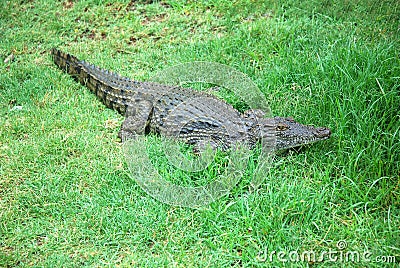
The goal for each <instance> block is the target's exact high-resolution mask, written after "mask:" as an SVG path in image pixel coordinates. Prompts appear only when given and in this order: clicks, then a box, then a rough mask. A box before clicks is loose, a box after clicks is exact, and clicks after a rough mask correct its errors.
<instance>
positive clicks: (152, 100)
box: [51, 49, 331, 151]
mask: <svg viewBox="0 0 400 268" xmlns="http://www.w3.org/2000/svg"><path fill="white" fill-rule="evenodd" d="M51 54H52V56H53V60H54V62H55V64H56V65H57V66H58V67H59V68H61V69H63V70H64V71H66V72H67V73H68V74H70V75H71V76H72V77H74V78H75V79H76V80H77V81H79V82H80V83H81V84H83V85H85V86H87V87H88V88H89V89H90V90H91V91H92V92H93V93H94V94H96V95H97V97H98V98H99V99H100V100H101V101H102V102H103V103H104V104H105V105H106V106H107V107H108V108H111V109H114V110H116V111H118V112H119V113H120V114H122V115H124V116H125V121H124V122H123V124H122V127H121V131H120V133H119V136H120V137H121V138H122V139H123V140H125V139H129V138H132V137H134V136H135V135H143V134H147V133H149V132H154V133H159V134H161V135H164V136H168V137H175V138H178V139H180V140H182V141H184V142H186V143H188V144H191V145H194V149H195V151H197V150H202V149H203V148H204V146H205V145H207V144H208V145H211V147H213V148H217V147H218V148H221V149H223V150H227V149H229V148H231V147H234V146H235V145H236V144H238V143H244V144H247V145H249V146H250V148H253V147H254V146H255V145H256V144H257V142H259V141H260V140H263V141H267V142H269V144H270V145H271V144H273V145H272V146H274V147H275V149H277V150H282V149H288V148H292V147H298V146H302V145H305V144H309V143H313V142H316V141H320V140H325V139H327V138H329V137H330V135H331V131H330V129H328V128H324V127H313V126H308V125H303V124H300V123H298V122H296V121H294V120H293V119H292V118H290V117H288V118H286V117H273V118H265V117H264V115H265V114H264V113H263V112H262V111H261V110H248V111H245V112H244V113H243V114H241V113H239V112H238V111H237V110H235V109H234V108H233V107H232V106H231V105H229V104H227V103H226V102H225V101H223V100H221V99H219V98H217V97H215V96H213V95H210V94H207V93H205V92H200V91H196V90H193V89H190V88H181V87H173V86H167V85H161V84H157V83H150V82H137V81H133V80H131V79H129V78H127V77H121V76H120V75H118V74H116V73H112V72H109V71H107V70H103V69H100V68H98V67H96V66H94V65H91V64H89V63H87V62H85V61H81V60H78V59H77V58H76V57H74V56H72V55H69V54H67V53H64V52H61V51H59V50H57V49H52V51H51Z"/></svg>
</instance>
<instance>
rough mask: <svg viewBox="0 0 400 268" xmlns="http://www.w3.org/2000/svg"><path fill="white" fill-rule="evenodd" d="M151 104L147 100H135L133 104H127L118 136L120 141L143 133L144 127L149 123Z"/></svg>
mask: <svg viewBox="0 0 400 268" xmlns="http://www.w3.org/2000/svg"><path fill="white" fill-rule="evenodd" d="M152 110H153V104H152V102H151V101H148V100H137V101H135V102H134V104H133V105H130V106H128V108H127V110H126V113H125V120H124V122H123V123H122V126H121V130H120V131H119V133H118V137H119V138H121V140H122V142H124V141H126V140H127V139H133V138H135V136H137V135H144V134H145V131H146V127H147V126H148V125H149V123H150V117H151V112H152Z"/></svg>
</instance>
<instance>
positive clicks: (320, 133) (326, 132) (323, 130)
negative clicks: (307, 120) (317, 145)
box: [316, 127, 332, 138]
mask: <svg viewBox="0 0 400 268" xmlns="http://www.w3.org/2000/svg"><path fill="white" fill-rule="evenodd" d="M331 133H332V132H331V130H330V129H329V128H327V127H320V128H318V129H317V131H316V136H317V137H318V138H329V137H330V136H331Z"/></svg>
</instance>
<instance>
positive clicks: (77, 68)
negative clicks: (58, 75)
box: [51, 48, 83, 83]
mask: <svg viewBox="0 0 400 268" xmlns="http://www.w3.org/2000/svg"><path fill="white" fill-rule="evenodd" d="M51 55H52V56H53V61H54V63H55V64H56V65H57V66H58V67H59V68H60V69H61V70H64V71H65V72H66V73H68V74H70V75H71V76H72V77H74V78H75V79H76V80H77V81H79V82H81V83H83V81H80V80H81V75H80V74H81V72H82V65H81V61H80V60H79V59H78V58H77V57H75V56H72V55H70V54H68V53H65V52H62V51H60V50H58V49H56V48H53V49H52V50H51Z"/></svg>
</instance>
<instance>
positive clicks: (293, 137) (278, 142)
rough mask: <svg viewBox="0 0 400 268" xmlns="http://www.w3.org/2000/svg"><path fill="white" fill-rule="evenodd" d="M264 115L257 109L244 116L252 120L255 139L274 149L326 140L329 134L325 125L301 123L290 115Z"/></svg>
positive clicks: (329, 131)
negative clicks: (316, 125)
mask: <svg viewBox="0 0 400 268" xmlns="http://www.w3.org/2000/svg"><path fill="white" fill-rule="evenodd" d="M264 116H265V114H264V113H263V112H261V111H259V110H250V111H247V112H246V113H245V117H247V118H249V119H250V120H251V121H252V122H253V128H252V129H253V131H252V133H253V135H254V136H255V138H256V140H263V144H264V145H266V146H268V147H269V148H274V149H275V150H284V149H289V148H293V147H299V146H302V145H306V144H310V143H314V142H317V141H322V140H326V139H328V138H329V137H330V136H331V130H330V129H329V128H326V127H314V126H310V125H303V124H301V123H298V122H296V121H295V120H294V119H293V118H291V117H278V116H277V117H272V118H264ZM254 123H255V124H254ZM254 126H256V128H254Z"/></svg>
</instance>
